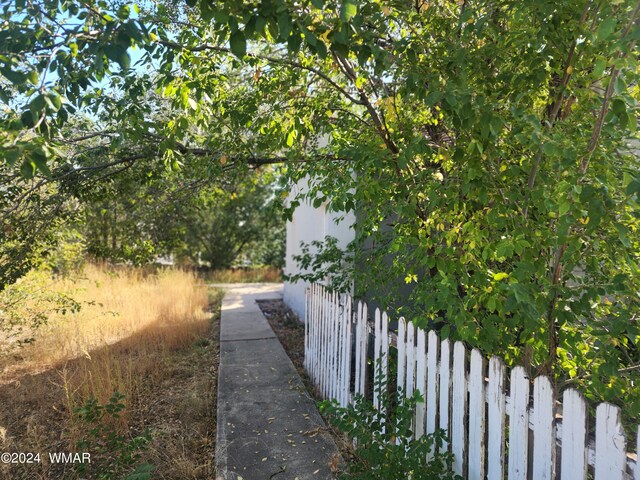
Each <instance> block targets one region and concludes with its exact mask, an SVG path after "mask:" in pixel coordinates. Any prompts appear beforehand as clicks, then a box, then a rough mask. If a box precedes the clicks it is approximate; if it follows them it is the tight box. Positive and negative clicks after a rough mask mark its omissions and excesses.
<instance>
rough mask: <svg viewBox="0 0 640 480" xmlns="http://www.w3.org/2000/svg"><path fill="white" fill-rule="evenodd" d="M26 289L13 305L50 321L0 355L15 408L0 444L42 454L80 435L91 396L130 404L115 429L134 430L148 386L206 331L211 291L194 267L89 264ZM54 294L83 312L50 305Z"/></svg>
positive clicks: (1, 425)
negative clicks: (153, 269) (80, 413)
mask: <svg viewBox="0 0 640 480" xmlns="http://www.w3.org/2000/svg"><path fill="white" fill-rule="evenodd" d="M25 282H26V283H25ZM24 285H29V288H32V289H33V290H32V291H33V292H34V294H33V296H32V298H29V299H25V300H24V301H22V302H20V303H19V304H16V305H14V308H17V309H19V311H21V312H25V313H29V314H30V315H33V313H34V312H35V311H36V310H37V309H38V308H41V309H42V310H43V312H44V314H46V316H47V317H48V320H47V322H46V323H45V324H43V325H41V326H40V327H39V328H37V329H35V330H31V331H27V332H25V334H28V335H30V336H33V338H34V339H35V341H34V342H33V343H30V344H27V345H25V346H23V347H20V348H15V346H14V348H12V349H9V350H7V349H5V351H4V353H3V354H2V356H0V389H1V391H0V403H3V404H4V405H6V406H11V408H7V409H5V411H4V412H0V446H2V447H3V448H5V449H7V448H8V449H11V448H14V449H18V450H25V449H28V448H32V449H35V450H36V451H38V450H42V451H47V450H48V449H50V448H51V447H50V445H47V442H51V441H59V439H60V435H61V432H64V434H63V436H64V438H65V439H66V440H65V441H66V442H68V443H67V444H68V445H69V446H70V447H71V446H72V445H74V442H75V441H76V440H77V438H79V436H80V435H82V431H81V430H82V426H79V425H77V422H75V415H74V412H75V410H76V409H77V408H78V407H79V406H81V405H83V404H84V403H85V402H86V401H87V399H89V398H96V399H97V400H98V401H99V402H100V403H102V404H105V403H107V402H108V399H109V398H110V397H111V396H112V395H113V393H114V392H116V391H117V392H119V393H121V394H123V395H125V398H126V400H125V402H126V404H127V409H126V410H125V411H124V412H123V413H124V414H123V415H122V416H121V418H120V419H119V424H120V428H121V430H122V431H127V430H128V429H130V428H137V427H136V425H137V426H139V425H140V424H141V422H142V423H144V415H145V414H144V412H148V411H150V409H151V407H150V405H152V404H153V402H154V401H155V400H156V397H155V396H154V394H153V392H154V391H155V392H157V391H158V389H159V388H160V389H161V388H162V387H161V386H162V385H164V384H165V383H166V382H167V381H169V382H170V381H171V380H170V379H171V378H172V376H173V375H175V374H176V368H177V366H176V364H175V359H176V358H179V356H180V355H184V354H186V352H190V351H195V350H194V349H198V348H200V347H198V345H199V343H198V342H200V343H202V341H203V340H202V339H203V338H204V337H207V336H208V335H209V332H210V328H211V322H210V317H211V314H210V313H208V312H207V307H208V305H209V300H210V299H209V297H208V291H207V288H206V287H205V286H203V285H202V280H201V279H199V278H198V277H197V276H196V275H195V274H193V273H187V272H183V271H179V270H165V271H160V272H158V273H157V274H148V273H145V272H144V271H142V270H139V269H126V268H120V269H117V270H114V269H109V268H107V267H100V266H93V265H90V266H88V267H87V268H86V269H85V270H84V271H83V272H82V273H81V274H79V275H78V276H76V277H75V278H73V279H54V278H53V277H52V276H51V274H50V273H48V272H44V273H43V272H32V273H31V274H30V275H29V276H28V277H27V278H25V279H24V281H23V286H24ZM10 294H11V292H10V291H9V292H6V293H5V295H6V296H7V297H8V296H9V295H10ZM52 294H53V295H52ZM58 294H59V295H62V296H64V297H66V296H69V297H71V298H73V299H74V300H75V301H76V302H78V304H79V305H80V309H79V310H78V311H68V310H67V311H66V313H64V314H63V313H62V311H56V309H55V308H54V304H55V302H53V301H52V299H55V298H58V297H56V295H58ZM215 295H218V296H219V293H216V294H214V296H215ZM39 296H40V297H39ZM43 296H44V297H45V300H43V298H42V297H43ZM6 305H7V303H6V302H5V308H6ZM6 313H7V312H4V313H3V314H6ZM6 343H7V342H6V341H5V345H4V346H5V347H6V346H7V345H6ZM0 346H2V345H0ZM181 368H184V366H183V367H181ZM203 378H204V377H203ZM203 401H204V397H203ZM53 425H55V426H54V427H53V428H51V427H52V426H53ZM55 439H57V440H55ZM167 448H168V447H167ZM16 451H17V450H16ZM43 468H44V467H43ZM1 473H2V472H0V476H1Z"/></svg>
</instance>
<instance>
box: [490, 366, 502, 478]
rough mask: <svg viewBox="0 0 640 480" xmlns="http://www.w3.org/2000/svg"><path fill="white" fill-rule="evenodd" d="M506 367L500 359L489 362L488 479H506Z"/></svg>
mask: <svg viewBox="0 0 640 480" xmlns="http://www.w3.org/2000/svg"><path fill="white" fill-rule="evenodd" d="M504 380H505V367H504V363H503V362H502V360H501V359H500V358H498V357H491V359H490V360H489V384H488V385H487V403H488V408H487V411H488V421H489V422H488V423H489V428H488V439H487V449H488V450H487V478H488V480H502V478H503V477H504V436H505V433H504V426H505V395H504Z"/></svg>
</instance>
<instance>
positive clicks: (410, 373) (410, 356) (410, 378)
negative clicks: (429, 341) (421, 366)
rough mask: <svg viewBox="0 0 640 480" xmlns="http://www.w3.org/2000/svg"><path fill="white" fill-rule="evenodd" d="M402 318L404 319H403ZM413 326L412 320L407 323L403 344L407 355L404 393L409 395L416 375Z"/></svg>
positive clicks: (413, 387)
mask: <svg viewBox="0 0 640 480" xmlns="http://www.w3.org/2000/svg"><path fill="white" fill-rule="evenodd" d="M403 320H404V319H403ZM415 331H416V329H415V326H414V324H413V322H409V324H408V325H407V343H406V346H405V352H406V357H407V365H406V367H405V371H406V380H405V390H406V393H405V395H406V396H407V397H411V396H412V395H413V392H414V390H415V384H416V381H415V375H416V347H415V341H416V334H415Z"/></svg>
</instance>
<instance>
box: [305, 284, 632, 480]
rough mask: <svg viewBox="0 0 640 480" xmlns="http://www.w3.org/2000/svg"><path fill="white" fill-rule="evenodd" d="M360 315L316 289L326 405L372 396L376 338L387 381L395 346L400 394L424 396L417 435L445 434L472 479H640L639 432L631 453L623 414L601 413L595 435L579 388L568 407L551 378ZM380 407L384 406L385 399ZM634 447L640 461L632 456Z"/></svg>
mask: <svg viewBox="0 0 640 480" xmlns="http://www.w3.org/2000/svg"><path fill="white" fill-rule="evenodd" d="M352 308H353V300H352V299H351V298H350V297H349V296H346V295H342V296H339V295H337V294H335V293H331V292H329V291H328V290H327V289H325V288H324V287H322V286H320V285H313V286H311V287H310V288H309V289H308V291H307V302H306V318H305V368H306V370H307V372H308V373H309V376H310V377H311V380H312V381H313V382H314V384H315V386H316V387H317V388H318V390H319V391H320V392H321V394H322V395H323V396H324V397H326V398H334V399H336V400H338V402H339V403H340V404H341V405H343V406H346V405H347V404H348V403H349V402H352V401H353V397H354V394H357V393H360V394H363V395H366V394H367V393H368V388H369V385H368V384H367V383H368V378H369V377H368V375H369V373H368V362H367V358H368V352H369V350H370V338H371V337H372V336H373V360H374V362H373V365H381V371H382V372H381V373H382V375H384V378H387V376H388V358H389V347H390V344H391V345H392V344H394V343H395V345H396V347H397V355H398V371H397V385H398V387H399V388H402V389H403V391H405V392H406V395H407V396H410V395H411V394H412V393H413V392H414V391H415V390H419V391H420V392H421V393H422V395H423V396H424V398H425V403H424V404H419V405H418V407H417V410H416V424H415V434H416V435H422V434H424V433H431V432H434V431H436V429H444V430H445V431H446V432H447V437H448V439H449V443H448V444H447V445H445V447H444V448H447V449H449V450H450V451H451V452H452V453H453V454H454V455H455V464H454V469H455V471H456V473H458V474H460V475H462V476H463V477H464V478H466V479H468V480H481V479H482V480H484V479H485V478H486V479H488V480H503V479H505V478H508V479H509V480H551V479H560V480H585V479H587V478H593V479H594V480H640V461H638V455H639V454H640V426H639V427H638V431H637V441H636V442H637V443H636V445H635V446H631V445H629V446H628V447H627V440H626V438H625V435H624V432H623V428H622V426H621V423H620V409H619V408H618V407H616V406H614V405H611V404H609V403H602V404H600V405H598V407H597V408H596V418H595V430H594V431H592V430H593V429H591V428H590V427H589V426H590V425H591V424H590V418H589V414H588V410H587V404H586V402H585V399H584V398H583V396H582V395H581V394H580V393H578V392H577V391H576V390H573V389H569V390H566V391H565V392H563V394H562V403H561V404H560V402H557V401H556V398H554V389H553V387H552V385H551V382H550V381H549V379H548V378H547V377H544V376H539V377H537V378H536V379H535V380H533V382H531V381H530V379H529V378H528V377H527V375H526V373H525V369H524V368H522V367H514V368H513V369H511V372H510V375H509V377H507V371H506V368H505V365H504V363H503V361H502V359H500V358H498V357H492V358H491V359H489V361H488V362H487V361H486V359H485V358H484V357H483V355H482V354H481V353H480V352H479V351H478V350H476V349H473V350H472V351H471V352H470V353H469V352H467V350H466V348H465V346H464V344H463V343H461V342H455V343H452V342H450V341H449V340H448V339H445V340H442V341H441V340H440V339H439V338H438V335H437V334H436V333H435V332H432V331H431V332H427V331H425V330H422V329H420V328H415V327H414V325H413V323H411V322H407V321H405V320H404V319H402V318H401V319H399V321H398V332H397V334H394V333H390V332H389V319H388V317H387V314H386V313H384V312H380V310H378V309H376V311H375V313H374V316H373V317H374V322H373V324H370V323H369V321H368V311H367V310H368V309H367V305H366V304H365V303H362V302H358V303H357V305H356V307H355V311H352ZM379 362H380V363H379ZM352 363H353V364H352ZM352 380H353V382H352ZM507 383H508V384H509V392H508V393H507V392H506V384H507ZM532 387H533V388H532ZM373 401H374V404H375V405H376V406H377V407H378V408H381V405H380V399H379V398H378V395H377V393H376V392H373ZM634 447H635V450H636V453H635V454H633V453H627V448H629V450H632V449H633V448H634Z"/></svg>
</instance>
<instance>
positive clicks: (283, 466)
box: [216, 284, 337, 480]
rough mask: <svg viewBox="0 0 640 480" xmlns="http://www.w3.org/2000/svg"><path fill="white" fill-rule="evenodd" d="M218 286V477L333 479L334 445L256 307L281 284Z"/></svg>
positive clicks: (279, 294)
mask: <svg viewBox="0 0 640 480" xmlns="http://www.w3.org/2000/svg"><path fill="white" fill-rule="evenodd" d="M221 287H223V288H225V290H227V293H226V295H225V297H224V300H223V301H222V317H221V324H220V369H219V371H218V432H217V443H216V469H217V478H218V479H219V480H221V479H224V480H231V479H234V480H235V479H244V480H271V479H275V480H295V479H298V480H307V479H323V480H325V479H331V478H333V476H332V475H331V471H330V468H329V464H330V462H331V461H332V459H333V458H334V455H335V454H336V452H337V448H336V446H335V443H334V442H333V440H332V438H331V437H330V436H329V435H328V434H327V433H326V431H325V430H324V427H325V424H324V421H323V419H322V417H321V416H320V414H319V413H318V411H317V409H316V407H315V402H314V401H313V399H312V398H310V397H309V395H308V394H307V392H306V390H305V388H304V386H303V384H302V381H301V379H300V377H299V375H298V373H297V372H296V370H295V368H294V366H293V364H292V363H291V361H290V360H289V357H288V356H287V354H286V353H285V351H284V349H283V348H282V346H281V345H280V342H279V341H278V339H277V337H276V336H275V334H274V333H273V330H272V329H271V327H270V325H269V323H268V322H267V320H266V318H265V317H264V315H263V314H262V312H261V311H260V308H259V307H258V305H257V304H256V300H257V299H273V298H282V285H280V284H243V285H224V286H223V285H221Z"/></svg>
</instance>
